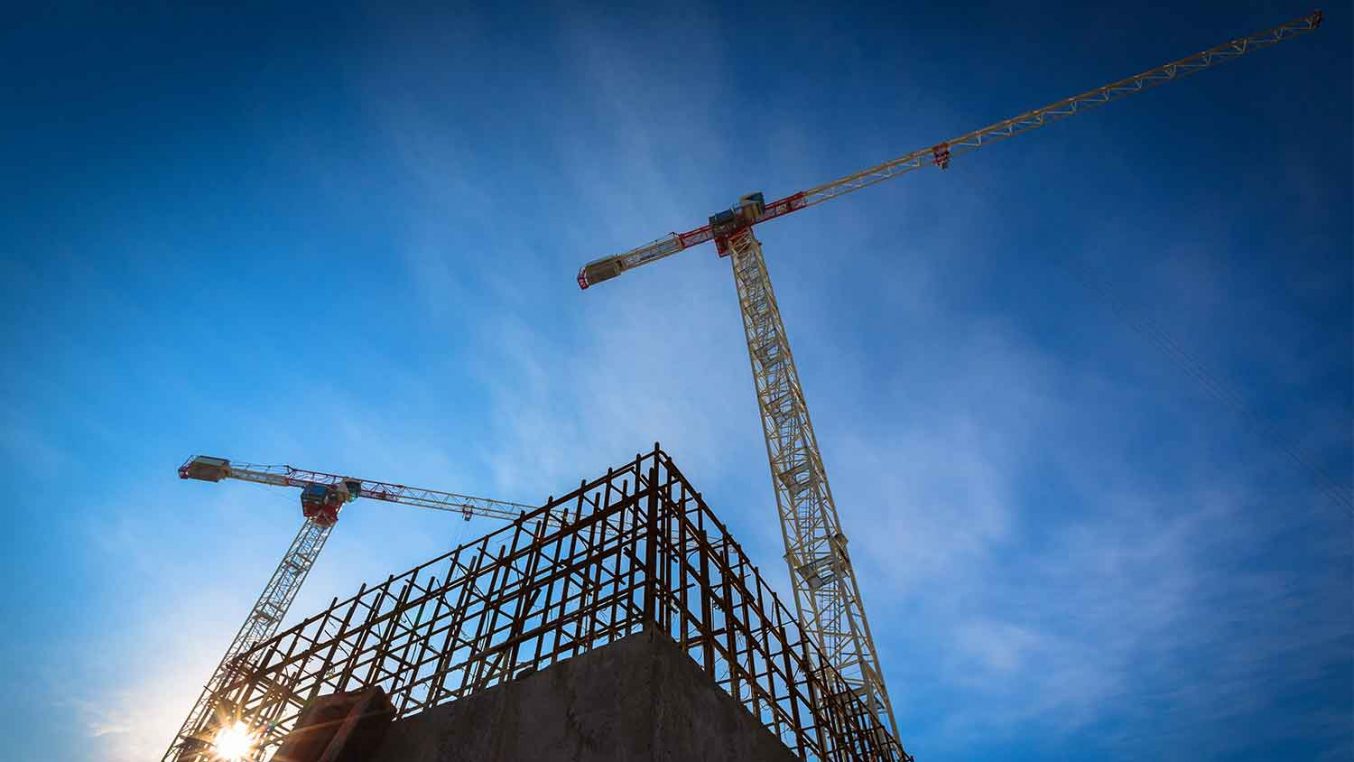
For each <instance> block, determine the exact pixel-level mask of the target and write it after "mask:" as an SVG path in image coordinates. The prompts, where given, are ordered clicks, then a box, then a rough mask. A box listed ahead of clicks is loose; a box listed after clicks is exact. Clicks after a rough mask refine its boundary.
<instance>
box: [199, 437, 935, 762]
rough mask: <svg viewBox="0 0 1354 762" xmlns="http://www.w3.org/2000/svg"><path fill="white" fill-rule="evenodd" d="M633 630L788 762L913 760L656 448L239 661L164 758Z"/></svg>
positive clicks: (427, 690) (412, 694)
mask: <svg viewBox="0 0 1354 762" xmlns="http://www.w3.org/2000/svg"><path fill="white" fill-rule="evenodd" d="M646 626H648V627H658V628H661V629H662V630H663V631H664V632H666V633H667V634H668V635H669V636H671V637H672V639H673V640H674V641H675V642H676V643H677V644H678V645H679V646H680V647H681V648H682V649H683V650H684V651H686V653H687V654H688V655H689V656H690V657H691V658H692V659H693V660H694V661H695V662H696V663H697V664H698V665H700V667H701V668H702V669H703V670H704V671H705V673H706V674H707V675H708V676H709V677H710V679H711V680H712V681H714V682H715V683H716V684H717V685H718V686H719V687H720V688H721V689H723V690H724V691H725V692H727V693H728V694H729V695H730V696H733V697H734V698H735V699H737V700H738V701H739V702H740V703H741V704H742V705H743V706H744V707H745V708H746V709H747V710H748V711H749V712H751V713H752V714H753V715H754V716H755V717H757V718H758V719H759V720H760V722H761V723H762V724H763V725H764V726H765V727H766V728H767V729H768V730H770V731H771V732H772V733H774V734H775V735H776V736H777V737H778V738H779V739H780V740H781V741H782V742H783V743H784V744H785V746H786V747H787V748H789V749H790V750H791V751H793V752H794V753H796V754H797V755H798V756H799V757H800V758H801V759H804V760H809V761H817V760H824V761H828V760H831V761H833V762H835V761H837V760H899V761H900V762H902V761H910V760H911V759H912V758H911V757H910V756H909V755H908V754H907V753H906V752H905V751H904V750H903V747H902V745H901V744H900V743H899V742H898V741H897V740H896V739H895V738H894V737H893V736H892V735H890V734H889V733H888V732H887V730H886V729H885V728H883V727H882V726H881V725H880V724H879V721H878V720H877V719H876V717H875V716H874V714H873V713H871V712H870V711H869V710H868V708H867V707H866V706H865V704H864V703H863V702H862V701H861V700H860V698H859V697H858V696H857V695H856V694H855V692H854V691H852V690H851V688H850V687H849V686H848V685H847V683H846V682H845V681H844V680H843V679H842V677H841V676H840V675H839V674H838V673H837V672H836V670H834V669H833V668H832V667H831V666H829V665H828V664H827V663H826V662H825V660H824V659H823V658H822V654H821V651H819V649H818V648H817V646H816V645H815V644H814V643H813V642H811V641H810V640H809V639H808V638H806V637H805V636H804V634H803V632H802V630H801V629H800V627H799V625H798V623H797V622H796V620H795V617H794V614H793V613H792V612H791V611H790V610H789V609H788V608H786V607H785V606H784V605H783V604H782V603H781V602H780V600H779V598H778V597H777V596H776V594H775V593H774V592H773V591H772V590H771V588H770V587H769V586H768V585H767V584H766V582H765V581H764V580H763V579H762V577H761V574H760V573H759V572H758V571H757V569H756V567H754V566H753V565H752V563H751V561H749V560H748V558H747V555H746V554H745V553H744V552H743V550H742V548H741V547H740V546H739V545H738V543H737V542H736V541H735V540H734V539H733V538H732V537H731V536H730V535H729V533H728V530H727V529H726V528H725V527H724V525H723V524H722V523H721V522H720V521H719V519H718V518H716V517H715V515H714V513H713V512H711V510H710V508H709V507H708V506H707V505H706V504H705V502H704V500H702V499H701V496H700V493H699V492H697V491H696V490H695V489H693V488H692V486H691V485H690V483H689V482H687V481H686V479H685V477H683V476H682V474H681V472H680V471H678V470H677V468H676V467H675V466H674V465H673V463H672V460H671V458H669V457H668V455H667V454H666V453H664V452H663V451H662V450H661V449H660V448H659V447H658V446H657V445H655V447H654V449H653V451H652V452H650V453H647V454H644V455H636V456H635V459H634V460H633V461H631V462H630V463H627V464H625V465H623V466H621V467H618V468H613V469H608V471H607V473H606V475H605V476H603V477H601V478H598V479H595V480H593V481H591V482H587V481H585V482H583V483H582V484H581V485H580V486H579V488H578V489H576V490H574V491H573V492H570V493H569V494H567V495H565V496H563V497H560V498H558V499H554V498H552V499H551V500H550V501H549V502H547V503H546V504H545V505H544V506H542V507H541V508H538V509H537V510H535V511H532V512H530V513H524V514H523V515H522V516H521V517H520V518H519V519H518V520H517V521H514V522H513V523H512V524H510V525H508V526H505V527H503V528H502V529H499V530H497V531H495V532H492V533H490V534H487V535H485V536H484V537H481V538H480V539H478V540H475V541H472V542H469V543H466V544H464V545H462V546H460V547H458V548H456V549H455V550H452V551H451V552H449V553H447V554H445V555H442V556H439V557H438V558H435V559H433V560H431V561H429V562H427V563H425V564H423V565H421V566H418V567H416V568H414V569H411V570H409V571H407V572H404V573H403V574H400V575H397V576H396V575H392V576H391V577H389V578H388V579H386V581H385V582H383V583H381V584H379V585H375V586H372V587H368V586H365V585H364V586H363V587H362V589H361V590H359V592H358V593H357V595H355V596H353V597H351V598H348V599H347V600H343V601H339V600H337V599H335V601H334V602H333V603H332V604H331V605H330V606H329V607H328V608H327V609H325V610H324V611H322V612H320V613H318V614H316V615H314V616H312V617H310V618H308V619H306V620H305V621H303V622H301V623H300V624H298V625H296V626H294V627H292V628H291V629H289V630H287V631H285V632H283V633H281V634H279V635H277V636H275V637H273V638H272V639H270V640H267V641H264V642H262V643H260V644H258V645H257V646H255V647H254V648H252V649H250V650H249V651H247V652H245V653H243V654H242V655H241V656H240V658H239V659H238V660H237V663H236V664H235V669H234V673H233V674H232V676H231V677H230V678H229V679H228V680H226V681H225V683H224V684H223V687H222V688H221V689H220V690H219V691H218V692H217V693H216V695H215V697H214V699H215V700H214V711H213V712H211V713H210V714H209V717H210V718H211V719H210V720H209V723H210V724H211V727H203V728H201V729H200V731H199V732H198V733H195V734H193V735H192V737H190V738H187V739H184V740H183V741H182V742H181V743H180V744H179V747H180V748H179V749H178V750H177V758H178V759H180V760H208V759H210V758H211V750H210V748H209V746H208V745H207V739H209V738H210V736H211V734H212V732H213V731H214V729H215V726H218V725H219V724H221V723H225V722H229V723H234V722H236V721H237V720H238V721H243V722H244V723H245V724H246V725H248V726H249V727H250V728H251V729H252V731H253V732H255V733H257V734H258V738H259V744H258V756H257V758H258V759H267V758H268V757H269V756H270V755H271V754H272V752H273V750H275V749H276V747H277V745H278V744H279V743H280V742H281V740H282V738H283V737H284V736H285V735H286V733H287V732H288V731H289V730H290V729H291V728H292V727H293V725H294V724H295V722H296V718H297V716H298V714H300V711H301V709H302V708H303V707H304V706H305V705H306V703H307V702H309V701H310V700H312V699H314V698H315V697H316V696H320V695H324V694H328V693H333V692H336V691H349V690H355V689H358V688H362V687H368V686H373V685H379V686H381V687H382V688H383V689H384V690H385V691H386V692H387V693H388V694H389V695H390V699H391V701H392V702H393V703H394V706H395V709H396V712H397V716H398V717H403V716H409V715H414V714H418V713H419V712H422V711H424V710H426V709H429V708H431V707H434V706H438V705H440V704H444V703H447V702H450V701H454V700H456V699H458V698H462V697H465V696H469V695H471V694H474V693H476V692H478V691H481V690H483V689H485V688H487V687H489V686H492V685H496V684H499V683H502V682H506V681H508V680H511V679H513V678H514V677H517V676H521V675H524V674H527V673H530V672H534V671H536V670H539V669H544V668H546V667H548V666H550V665H552V664H555V663H557V662H559V661H561V660H564V659H567V658H569V657H571V656H575V655H578V654H580V653H583V652H586V651H590V650H592V649H594V648H598V647H600V646H603V645H606V644H607V643H610V642H612V641H615V640H619V639H620V638H623V637H625V636H627V635H630V634H632V633H636V632H639V631H641V630H643V629H644V628H645V627H646Z"/></svg>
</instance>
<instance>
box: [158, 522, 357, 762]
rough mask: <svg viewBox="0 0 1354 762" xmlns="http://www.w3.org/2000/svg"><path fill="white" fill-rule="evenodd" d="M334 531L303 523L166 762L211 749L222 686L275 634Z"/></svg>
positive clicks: (205, 689)
mask: <svg viewBox="0 0 1354 762" xmlns="http://www.w3.org/2000/svg"><path fill="white" fill-rule="evenodd" d="M333 528H334V527H333V525H332V524H331V525H329V526H321V525H319V524H316V523H315V522H313V521H310V520H306V521H304V522H302V524H301V531H299V532H297V533H296V539H294V540H292V543H291V547H290V548H288V549H287V554H286V555H285V556H283V557H282V563H280V564H278V566H277V569H276V570H275V571H274V572H273V576H272V577H270V578H269V579H268V584H267V585H265V586H264V588H263V593H262V594H261V595H259V599H258V600H257V601H255V602H254V608H253V609H251V610H250V612H249V616H248V617H246V618H245V620H244V624H243V625H242V626H241V627H240V631H239V632H237V633H236V634H235V639H234V640H232V641H231V642H230V646H229V647H228V648H226V653H225V655H224V656H222V657H221V663H220V664H218V665H216V669H215V671H213V672H212V676H211V678H210V679H209V680H208V681H207V685H206V687H205V688H203V689H202V695H200V696H198V699H197V703H196V704H194V705H193V709H192V710H191V711H190V712H189V713H188V717H187V718H186V719H185V720H184V721H183V726H182V727H180V728H179V732H178V733H177V734H176V735H175V736H174V743H173V744H172V745H171V746H170V747H169V750H168V751H166V752H165V755H164V757H163V759H164V760H175V759H196V758H197V756H198V755H197V754H196V753H197V752H203V751H204V750H206V749H208V748H209V744H210V743H211V737H210V733H211V732H213V731H214V730H215V728H216V727H217V726H219V724H220V716H218V712H217V710H218V709H219V708H220V707H219V704H218V702H217V700H216V697H217V696H218V695H219V693H220V691H221V689H222V688H223V687H224V686H226V685H227V684H229V683H230V682H231V680H232V679H235V678H237V677H238V676H239V675H240V674H241V672H242V671H243V669H244V666H245V665H244V663H243V662H242V661H241V656H242V655H243V654H244V653H245V652H247V651H249V650H250V649H252V648H254V647H255V646H257V645H258V644H259V643H261V642H263V641H264V640H267V639H268V638H269V637H271V636H272V635H273V634H274V633H275V632H277V628H278V625H279V624H281V623H282V617H284V616H285V615H286V613H287V609H288V608H290V607H291V602H292V599H294V598H295V597H296V592H297V591H298V590H300V589H301V583H302V582H304V581H305V579H306V575H307V574H309V573H310V569H311V567H312V566H314V565H315V557H316V556H318V555H319V554H320V549H321V548H323V547H324V542H325V540H327V539H329V531H330V530H331V529H333Z"/></svg>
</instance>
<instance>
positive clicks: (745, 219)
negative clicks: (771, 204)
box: [710, 193, 766, 257]
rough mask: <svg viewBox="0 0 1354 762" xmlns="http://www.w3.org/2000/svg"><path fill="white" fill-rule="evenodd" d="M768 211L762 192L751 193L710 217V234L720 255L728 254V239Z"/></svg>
mask: <svg viewBox="0 0 1354 762" xmlns="http://www.w3.org/2000/svg"><path fill="white" fill-rule="evenodd" d="M765 213H766V199H765V197H764V196H762V194H761V193H749V194H747V195H746V196H743V197H742V198H740V199H738V203H737V204H734V205H733V206H732V207H730V208H728V209H725V210H724V211H722V212H716V213H715V214H714V215H712V216H711V217H710V234H711V235H712V236H713V237H714V239H715V248H716V249H718V251H719V256H721V257H723V256H727V255H728V253H729V251H728V246H727V245H726V240H727V239H728V238H729V236H732V235H733V234H734V233H737V232H738V231H740V230H742V229H744V228H747V227H750V226H751V225H752V224H753V223H755V222H756V221H757V220H759V219H761V218H762V215H763V214H765Z"/></svg>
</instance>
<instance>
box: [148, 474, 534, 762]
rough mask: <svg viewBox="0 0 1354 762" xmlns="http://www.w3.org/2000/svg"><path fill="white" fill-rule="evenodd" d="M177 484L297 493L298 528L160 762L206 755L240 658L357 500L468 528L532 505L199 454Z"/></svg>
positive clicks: (282, 610)
mask: <svg viewBox="0 0 1354 762" xmlns="http://www.w3.org/2000/svg"><path fill="white" fill-rule="evenodd" d="M179 478H181V479H197V480H199V481H206V482H220V481H222V480H225V479H234V480H238V481H245V482H253V483H255V484H265V485H269V486H273V487H294V488H298V489H300V490H301V514H302V516H303V519H302V522H301V529H300V530H299V531H298V532H297V533H296V538H295V539H294V540H292V544H291V547H289V548H288V549H287V552H286V554H285V555H283V556H282V561H281V563H279V564H278V565H277V569H276V570H274V571H273V575H272V576H271V577H269V578H268V584H266V585H264V587H263V592H262V593H261V594H260V595H259V598H258V600H257V601H255V602H254V606H253V608H251V609H250V611H249V615H248V616H247V617H245V621H244V624H243V625H241V626H240V630H239V632H237V633H236V634H235V638H234V639H233V640H231V642H230V645H229V646H227V648H226V652H225V655H223V656H222V657H221V662H220V663H219V664H218V665H217V667H216V669H215V671H213V672H212V675H211V677H210V678H209V679H208V681H207V684H206V685H205V686H204V687H203V689H202V693H201V694H200V695H199V696H198V700H197V702H196V703H195V704H194V705H193V708H192V709H191V710H189V712H188V716H187V717H186V718H185V719H184V721H183V725H182V726H181V727H180V728H179V732H178V733H176V734H175V735H174V740H173V741H172V742H171V743H170V745H169V748H168V749H167V750H166V751H165V754H164V757H163V760H165V762H170V761H171V760H180V759H191V758H194V755H196V754H198V753H201V752H203V751H204V750H205V749H208V748H210V746H211V744H212V743H213V737H214V735H215V733H216V731H217V730H218V729H219V728H220V727H222V726H223V724H225V722H226V721H228V720H231V719H232V718H231V717H229V715H230V711H229V710H228V708H225V707H222V706H221V705H220V704H219V703H217V702H216V700H215V698H214V697H215V696H216V695H217V693H218V692H219V690H220V688H221V686H223V685H225V684H226V683H227V682H229V681H230V679H231V678H232V676H234V675H238V674H240V673H242V672H243V671H244V670H246V669H247V668H248V666H249V665H248V664H247V662H246V661H245V660H243V659H242V655H243V654H244V653H245V652H247V651H248V650H249V649H251V648H253V647H254V646H256V645H258V644H259V643H262V642H263V641H265V640H267V639H268V638H270V637H272V636H273V635H274V634H275V633H276V632H277V628H278V626H279V625H280V624H281V623H282V620H283V619H284V618H285V617H286V615H287V611H288V609H290V608H291V604H292V601H293V600H294V599H295V598H296V593H297V592H298V591H299V590H300V589H301V584H302V583H303V582H305V579H306V575H307V574H309V573H310V570H311V568H312V567H313V566H314V565H315V559H316V558H318V557H319V555H320V550H321V549H322V548H324V543H325V540H327V539H329V533H330V531H331V530H332V529H333V528H334V524H335V523H336V522H337V521H338V517H339V511H340V510H341V509H342V508H343V506H344V505H346V504H347V503H350V502H352V501H353V500H356V499H357V498H359V497H361V498H367V499H370V500H383V501H385V502H389V503H400V504H403V505H412V506H416V507H420V508H432V509H435V510H441V511H450V512H453V513H457V514H460V515H461V517H462V518H464V519H465V520H466V521H469V520H470V519H471V517H473V516H485V517H489V518H495V519H503V520H509V521H511V520H515V519H518V518H520V517H521V516H522V515H523V514H525V513H526V512H528V511H531V510H534V509H533V507H532V506H529V505H524V504H521V503H510V502H505V501H502V500H490V499H488V498H483V497H472V496H470V495H459V494H456V493H454V492H442V491H440V490H431V489H421V488H417V487H406V486H404V485H402V484H388V483H385V482H378V481H372V480H370V479H358V478H354V477H351V476H339V475H337V474H326V473H323V472H320V471H308V470H306V469H301V468H295V467H292V466H285V465H282V466H271V465H256V464H251V463H231V462H230V461H229V460H227V459H226V458H217V457H212V456H207V455H198V456H194V457H192V458H189V459H188V461H187V462H185V463H184V464H183V465H182V466H180V467H179Z"/></svg>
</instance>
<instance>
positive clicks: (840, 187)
mask: <svg viewBox="0 0 1354 762" xmlns="http://www.w3.org/2000/svg"><path fill="white" fill-rule="evenodd" d="M1321 18H1322V14H1321V11H1314V12H1312V13H1311V14H1309V15H1307V16H1303V17H1301V18H1296V19H1293V20H1292V21H1289V22H1287V23H1284V24H1280V25H1279V26H1276V27H1274V28H1272V29H1266V30H1265V31H1263V32H1256V33H1255V34H1252V35H1249V36H1246V37H1238V38H1237V39H1234V40H1229V41H1227V42H1224V43H1223V44H1221V45H1218V46H1215V47H1212V48H1209V49H1208V50H1204V51H1201V52H1199V53H1195V54H1194V55H1192V56H1186V57H1185V58H1181V59H1179V60H1177V61H1172V62H1170V63H1168V64H1163V65H1161V66H1158V67H1156V68H1154V69H1148V70H1147V71H1145V72H1143V73H1141V74H1135V75H1133V76H1131V77H1126V78H1124V79H1121V80H1119V81H1117V82H1111V83H1110V84H1108V85H1103V86H1101V87H1097V88H1095V89H1094V90H1088V91H1086V92H1084V93H1082V94H1080V95H1074V96H1072V97H1070V98H1064V99H1062V100H1060V101H1056V102H1054V103H1050V104H1048V105H1047V106H1043V107H1041V108H1037V109H1034V110H1032V111H1027V112H1025V113H1023V114H1021V115H1019V116H1014V117H1011V118H1010V119H1003V120H1002V121H1000V122H997V123H996V124H992V125H988V126H987V127H984V128H982V129H980V130H973V131H972V132H966V133H964V134H963V135H960V136H958V137H954V138H950V139H949V140H945V141H941V142H940V143H936V144H935V145H932V146H927V147H926V148H919V149H917V150H915V151H912V152H911V153H907V154H904V155H902V156H899V157H898V158H896V159H891V160H889V161H886V162H884V163H883V164H878V165H875V166H873V167H870V168H869V169H864V170H861V171H860V172H856V173H853V174H850V175H847V176H846V177H841V178H838V179H836V180H833V181H831V182H826V183H823V184H822V185H817V186H814V187H812V188H809V189H808V190H804V191H800V192H798V193H794V194H791V195H789V196H786V197H785V198H782V199H779V200H777V201H772V202H770V203H768V204H766V207H765V209H764V210H763V211H762V212H761V213H760V214H758V215H757V217H756V219H754V220H752V221H751V222H750V223H749V224H754V225H755V224H757V223H761V222H766V221H767V220H773V219H775V218H777V217H784V216H785V215H787V214H789V213H790V212H797V211H799V210H801V209H806V208H808V207H810V206H814V205H815V204H821V203H823V202H824V201H828V200H830V199H834V198H837V197H839V196H844V195H846V194H848V193H850V192H851V191H856V190H860V189H861V188H867V187H869V186H871V185H875V184H877V183H881V182H883V181H885V180H890V179H892V178H895V177H898V176H900V175H903V174H906V173H908V172H911V171H912V170H914V169H921V168H922V167H925V166H926V165H928V164H934V165H936V166H938V167H941V168H942V169H943V168H945V167H947V166H949V162H950V160H951V159H952V158H954V157H955V156H960V155H963V154H966V153H969V152H971V151H975V150H977V149H979V148H982V147H983V146H986V145H989V144H991V143H995V142H997V141H999V140H1004V139H1006V138H1009V137H1014V136H1016V135H1019V134H1021V133H1024V132H1029V131H1030V130H1033V129H1036V128H1039V127H1043V126H1045V125H1049V124H1052V123H1053V122H1057V121H1060V120H1062V119H1065V118H1067V117H1069V116H1072V115H1074V114H1078V113H1080V112H1082V111H1086V110H1088V109H1092V108H1095V107H1096V106H1101V105H1104V104H1106V103H1109V102H1110V101H1116V100H1119V99H1120V98H1123V97H1125V96H1128V95H1133V94H1134V93H1140V92H1143V91H1144V90H1149V89H1151V88H1153V87H1156V86H1158V85H1163V84H1165V83H1167V82H1171V81H1174V80H1177V79H1180V78H1181V77H1185V76H1188V75H1190V74H1195V73H1197V72H1201V71H1203V70H1204V69H1209V68H1212V67H1214V66H1216V65H1218V64H1220V63H1223V62H1225V61H1230V60H1232V59H1234V58H1238V57H1240V56H1243V55H1245V54H1247V53H1250V52H1253V51H1256V50H1261V49H1263V48H1267V47H1269V46H1271V45H1274V44H1276V43H1279V42H1282V41H1284V40H1288V39H1291V38H1293V37H1296V36H1298V35H1300V34H1303V33H1304V32H1310V31H1312V30H1314V29H1316V28H1317V27H1318V26H1320V25H1321ZM718 237H719V234H718V231H716V230H715V229H714V226H713V225H703V226H701V227H698V228H696V229H695V230H688V231H687V232H685V233H671V234H669V235H666V236H664V237H662V238H659V239H658V240H656V241H653V242H652V243H647V244H644V245H643V246H640V247H638V248H635V249H631V250H629V251H625V252H622V253H620V254H613V255H611V256H609V257H602V258H601V259H596V260H593V261H592V262H589V263H588V264H586V265H584V266H583V268H582V269H581V270H579V271H578V285H579V286H581V287H582V288H587V287H588V286H591V285H593V284H596V283H600V282H601V281H604V280H608V279H610V278H614V277H616V276H617V275H620V274H621V273H623V272H625V271H626V270H632V269H634V268H636V267H639V266H640V265H646V264H649V263H650V262H656V261H658V260H660V259H662V258H664V257H667V256H671V255H673V254H676V253H677V252H679V251H682V250H684V249H689V248H691V247H692V246H696V245H698V244H702V243H705V242H706V241H712V240H715V239H716V238H718Z"/></svg>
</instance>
